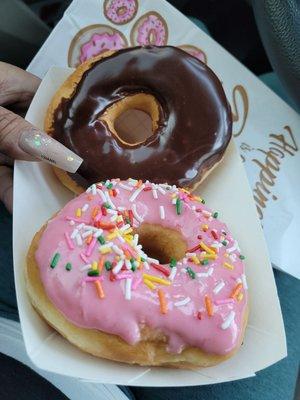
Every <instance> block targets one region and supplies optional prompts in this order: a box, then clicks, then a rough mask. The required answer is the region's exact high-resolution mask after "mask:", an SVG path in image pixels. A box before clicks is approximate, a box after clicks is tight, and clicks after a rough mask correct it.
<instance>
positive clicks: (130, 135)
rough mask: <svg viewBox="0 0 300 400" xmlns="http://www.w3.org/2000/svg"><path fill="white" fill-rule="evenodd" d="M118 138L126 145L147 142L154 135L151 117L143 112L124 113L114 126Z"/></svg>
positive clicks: (134, 110) (129, 111)
mask: <svg viewBox="0 0 300 400" xmlns="http://www.w3.org/2000/svg"><path fill="white" fill-rule="evenodd" d="M114 127H115V130H116V132H118V136H119V137H120V138H121V139H122V140H123V141H124V142H126V143H129V144H135V143H140V142H145V141H146V140H147V139H148V138H149V137H150V136H151V135H152V134H153V132H152V120H151V117H150V116H149V115H148V114H147V113H145V112H144V111H141V110H136V109H132V110H127V111H125V112H124V113H122V114H121V115H120V116H119V117H118V118H117V119H116V121H115V124H114Z"/></svg>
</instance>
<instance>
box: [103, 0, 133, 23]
mask: <svg viewBox="0 0 300 400" xmlns="http://www.w3.org/2000/svg"><path fill="white" fill-rule="evenodd" d="M103 10H104V15H105V16H106V18H107V19H109V20H110V21H111V22H113V23H114V24H117V25H122V24H127V23H128V22H129V21H131V20H132V19H133V18H134V17H135V15H136V13H137V10H138V2H137V0H105V2H104V4H103Z"/></svg>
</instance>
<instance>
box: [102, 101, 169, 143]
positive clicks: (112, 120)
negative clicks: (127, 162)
mask: <svg viewBox="0 0 300 400" xmlns="http://www.w3.org/2000/svg"><path fill="white" fill-rule="evenodd" d="M160 108H161V107H160V104H159V103H158V101H157V100H156V99H155V97H154V96H152V95H150V94H146V93H138V94H134V95H130V96H126V97H125V98H123V99H121V100H119V101H117V102H116V103H114V104H113V105H112V106H110V107H109V108H108V109H107V110H106V111H105V113H104V114H103V115H102V116H101V117H100V120H101V121H104V122H105V123H106V124H107V125H108V128H109V130H110V132H111V133H112V135H113V136H115V137H116V138H117V139H118V140H119V141H120V142H121V143H122V144H124V145H127V146H136V145H139V144H142V143H144V142H145V141H146V140H147V139H148V138H149V137H150V136H152V135H154V134H155V133H156V130H157V128H158V123H159V118H160Z"/></svg>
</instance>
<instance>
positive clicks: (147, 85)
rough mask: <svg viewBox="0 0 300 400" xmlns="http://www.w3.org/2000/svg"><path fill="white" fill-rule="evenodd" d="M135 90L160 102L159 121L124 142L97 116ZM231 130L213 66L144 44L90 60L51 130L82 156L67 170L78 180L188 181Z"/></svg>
mask: <svg viewBox="0 0 300 400" xmlns="http://www.w3.org/2000/svg"><path fill="white" fill-rule="evenodd" d="M137 93H148V94H151V95H153V96H154V97H155V98H156V100H157V101H158V103H159V104H160V117H159V121H158V128H157V130H156V132H154V134H153V135H152V136H150V137H149V138H148V139H147V140H146V141H145V142H143V143H141V144H138V145H135V146H127V145H124V144H123V143H121V142H120V140H119V139H118V137H117V136H115V135H113V134H112V133H111V132H110V131H109V129H108V127H107V126H106V124H105V122H103V121H100V120H99V118H100V117H101V115H102V113H103V112H104V111H105V110H106V109H107V108H108V107H109V106H111V105H113V103H115V102H117V101H119V100H121V99H123V98H124V97H126V96H128V95H133V94H137ZM231 133H232V119H231V111H230V106H229V104H228V102H227V100H226V96H225V93H224V90H223V88H222V85H221V83H220V81H219V79H218V78H217V77H216V75H215V74H214V73H213V72H212V71H211V70H210V68H208V67H207V66H206V65H205V64H203V63H202V62H201V61H199V60H198V59H196V58H195V57H193V56H191V55H189V54H187V53H186V52H184V51H182V50H180V49H178V48H175V47H171V46H165V47H155V46H146V47H135V48H130V49H124V50H120V51H118V52H116V53H114V54H113V55H111V56H109V57H107V58H104V59H102V60H100V61H97V62H95V63H94V64H93V65H92V67H91V68H90V69H89V70H87V71H86V72H85V73H84V75H83V77H82V79H81V81H80V82H79V83H78V85H77V87H76V89H75V91H74V93H73V94H72V96H71V98H69V99H63V100H62V102H61V104H60V106H59V107H58V108H57V109H56V111H55V115H54V122H53V132H52V135H53V136H54V138H55V139H57V140H58V141H60V142H61V143H63V144H64V145H65V146H67V147H68V148H70V149H71V150H73V151H74V152H75V153H77V154H78V155H79V156H80V157H82V158H83V159H84V162H83V164H82V165H81V167H80V169H79V170H78V173H76V174H70V175H71V177H72V178H73V179H75V181H76V182H77V183H79V184H80V185H81V186H83V187H87V186H88V185H90V184H92V183H94V182H98V181H102V180H105V179H107V178H112V177H118V178H121V179H127V178H128V177H134V178H136V179H142V180H146V179H149V180H151V181H152V182H157V183H159V182H168V183H170V184H176V185H179V186H191V185H193V184H194V183H195V182H197V181H198V180H199V179H200V178H201V177H202V174H203V173H204V172H205V171H206V170H208V169H209V168H211V167H212V166H213V165H214V163H216V162H217V161H219V160H220V159H221V157H222V155H223V153H224V151H225V149H226V147H227V145H228V143H229V140H230V138H231Z"/></svg>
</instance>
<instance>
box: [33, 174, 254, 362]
mask: <svg viewBox="0 0 300 400" xmlns="http://www.w3.org/2000/svg"><path fill="white" fill-rule="evenodd" d="M217 217H218V213H217V212H212V211H211V210H210V209H209V208H208V207H206V206H205V205H204V201H203V200H202V199H200V198H199V197H196V196H193V195H192V194H190V193H189V192H187V191H185V190H184V189H178V188H176V187H175V186H169V185H167V184H161V185H157V184H152V183H150V182H148V181H147V182H145V183H142V182H141V181H136V180H134V179H128V180H127V181H120V180H118V179H113V180H108V181H106V182H105V183H104V182H103V183H100V184H97V185H96V184H95V185H92V186H91V187H90V188H89V189H87V192H85V193H83V194H81V195H80V196H78V197H77V198H75V199H73V200H71V201H70V202H69V203H68V204H67V205H66V206H65V207H64V208H63V209H62V210H61V211H60V212H59V213H58V214H57V215H56V216H55V217H54V218H53V219H52V220H50V221H49V222H48V225H47V227H46V229H45V231H44V233H43V235H42V237H41V239H40V242H39V246H38V250H37V252H36V260H37V263H38V266H39V269H40V276H41V280H42V283H43V285H44V288H45V290H46V293H47V295H48V297H49V298H50V300H51V301H52V303H53V304H54V305H55V306H56V307H57V308H58V309H59V310H60V311H61V313H62V314H64V315H65V317H66V318H67V319H68V320H70V321H71V322H72V323H74V324H75V325H77V326H81V327H85V328H94V329H98V330H101V331H104V332H108V333H111V334H115V335H119V336H120V337H121V338H123V339H124V340H125V341H126V342H128V343H130V344H134V343H137V342H138V341H139V340H140V328H141V326H142V325H144V324H146V325H147V326H149V327H151V328H153V329H159V330H160V331H162V332H163V333H164V334H165V335H166V336H167V338H168V347H167V348H168V351H170V352H180V351H182V349H183V348H184V347H185V346H194V347H199V348H202V349H203V350H204V351H207V352H209V353H215V354H227V353H229V352H230V351H232V350H233V349H234V348H235V347H236V346H237V344H238V343H239V342H240V340H241V334H242V326H243V318H244V312H245V309H246V306H247V298H248V295H247V282H246V277H245V274H244V263H243V261H242V260H243V259H244V256H242V255H241V253H240V250H239V247H238V244H237V241H236V240H235V239H234V238H233V237H232V235H231V234H230V232H229V230H228V228H227V226H226V225H225V224H224V223H222V222H221V221H220V220H219V219H218V218H217ZM144 222H147V223H150V224H155V225H160V226H162V227H165V228H172V229H176V230H177V231H178V232H180V234H181V235H182V237H183V239H184V241H185V242H186V245H187V250H186V252H185V254H184V256H183V258H182V259H180V260H179V259H177V260H176V259H173V258H171V259H170V262H169V263H168V264H162V263H161V262H160V260H156V259H153V258H151V255H150V254H147V250H146V249H144V248H143V247H142V244H141V243H140V239H139V235H138V234H136V233H135V231H134V229H136V228H138V227H139V226H140V225H141V224H143V223H144Z"/></svg>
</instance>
